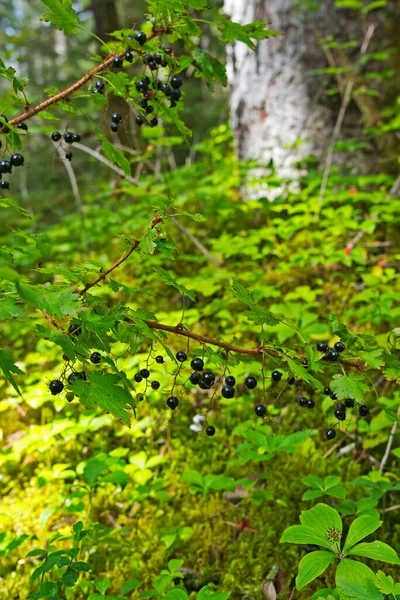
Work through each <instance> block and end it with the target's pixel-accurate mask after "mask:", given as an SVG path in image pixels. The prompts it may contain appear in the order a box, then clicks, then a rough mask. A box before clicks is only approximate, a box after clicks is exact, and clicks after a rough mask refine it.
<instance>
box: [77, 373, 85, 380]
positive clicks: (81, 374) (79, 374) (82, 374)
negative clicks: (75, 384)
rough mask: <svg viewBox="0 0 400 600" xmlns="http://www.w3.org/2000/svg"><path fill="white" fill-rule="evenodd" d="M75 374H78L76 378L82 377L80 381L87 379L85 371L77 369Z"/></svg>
mask: <svg viewBox="0 0 400 600" xmlns="http://www.w3.org/2000/svg"><path fill="white" fill-rule="evenodd" d="M77 375H78V379H82V381H87V375H86V373H85V371H79V372H78V373H77Z"/></svg>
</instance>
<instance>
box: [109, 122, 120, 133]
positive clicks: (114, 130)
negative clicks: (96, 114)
mask: <svg viewBox="0 0 400 600" xmlns="http://www.w3.org/2000/svg"><path fill="white" fill-rule="evenodd" d="M110 129H111V131H112V132H113V133H117V131H118V124H117V123H111V125H110Z"/></svg>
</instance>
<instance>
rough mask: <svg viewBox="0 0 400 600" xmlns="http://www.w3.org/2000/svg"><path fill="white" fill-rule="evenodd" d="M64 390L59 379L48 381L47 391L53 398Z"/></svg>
mask: <svg viewBox="0 0 400 600" xmlns="http://www.w3.org/2000/svg"><path fill="white" fill-rule="evenodd" d="M63 389H64V384H63V382H62V381H60V380H59V379H55V380H54V381H50V385H49V390H50V392H51V393H52V395H53V396H56V395H57V394H60V393H61V392H62V391H63Z"/></svg>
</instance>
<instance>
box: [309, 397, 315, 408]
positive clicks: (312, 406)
mask: <svg viewBox="0 0 400 600" xmlns="http://www.w3.org/2000/svg"><path fill="white" fill-rule="evenodd" d="M314 406H315V404H314V400H311V398H310V399H309V400H307V408H314Z"/></svg>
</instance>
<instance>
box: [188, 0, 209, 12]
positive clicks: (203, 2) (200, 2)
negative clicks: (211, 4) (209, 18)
mask: <svg viewBox="0 0 400 600" xmlns="http://www.w3.org/2000/svg"><path fill="white" fill-rule="evenodd" d="M188 3H189V6H190V7H191V8H194V9H195V10H203V8H206V6H207V4H208V0H188Z"/></svg>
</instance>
